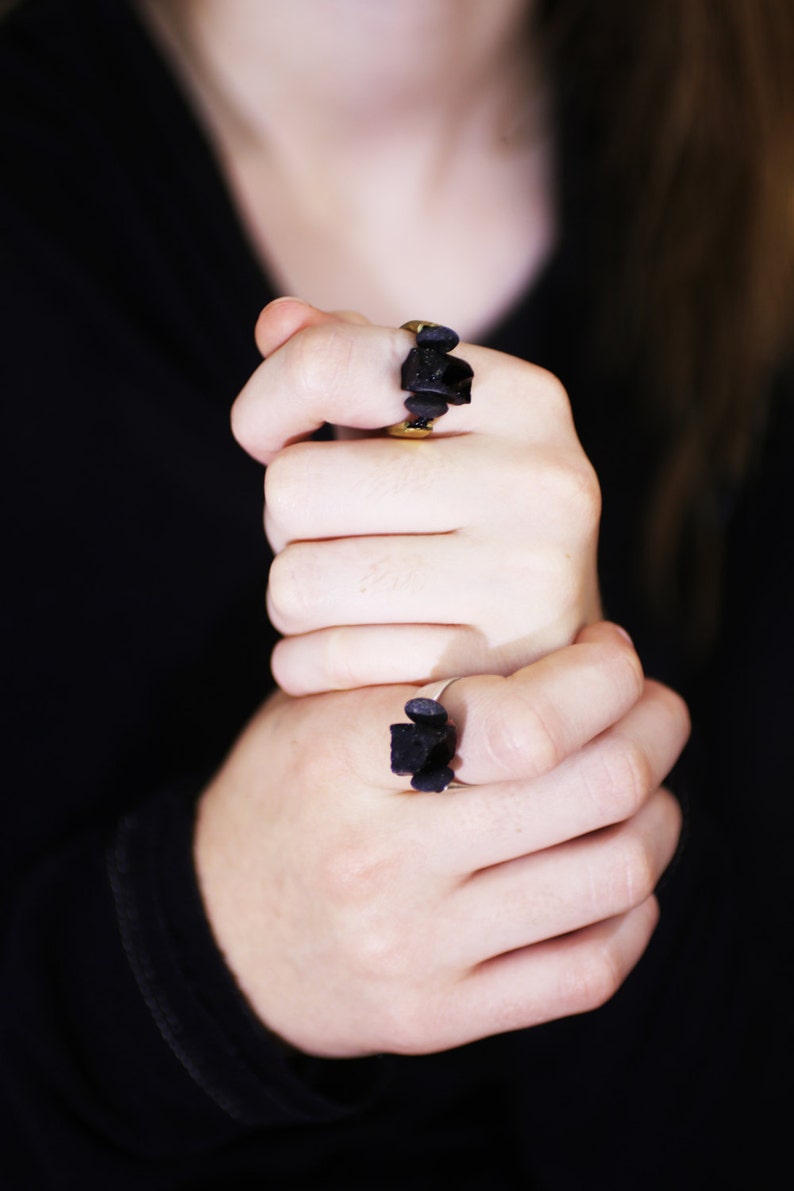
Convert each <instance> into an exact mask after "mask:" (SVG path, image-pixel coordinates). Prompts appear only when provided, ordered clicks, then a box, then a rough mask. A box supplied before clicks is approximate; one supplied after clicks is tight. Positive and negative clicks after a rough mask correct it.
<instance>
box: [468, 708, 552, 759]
mask: <svg viewBox="0 0 794 1191" xmlns="http://www.w3.org/2000/svg"><path fill="white" fill-rule="evenodd" d="M482 727H483V740H484V744H485V753H486V761H487V763H488V764H489V765H490V766H493V768H494V770H495V771H496V772H504V773H506V774H510V775H514V774H517V773H520V774H522V775H524V776H531V777H535V776H538V775H540V774H542V773H548V772H550V771H551V770H552V769H555V768H556V766H557V765H559V763H560V761H561V760H562V750H561V747H560V745H559V743H558V741H557V740H556V737H555V733H554V731H553V729H552V728H551V726H550V724H549V723H548V722H547V721H546V719H545V717H544V716H543V714H542V712H541V710H540V708H539V707H538V706H537V704H536V703H534V702H533V703H530V702H529V701H527V700H521V701H515V702H511V704H510V705H508V707H505V706H504V704H502V703H500V705H499V707H498V708H496V707H495V708H494V709H493V710H492V711H490V712H489V713H487V714H486V715H485V716H484V719H483V724H482Z"/></svg>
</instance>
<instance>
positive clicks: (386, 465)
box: [265, 435, 600, 551]
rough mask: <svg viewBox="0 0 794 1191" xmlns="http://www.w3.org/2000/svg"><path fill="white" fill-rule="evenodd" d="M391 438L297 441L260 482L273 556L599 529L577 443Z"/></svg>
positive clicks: (566, 537)
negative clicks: (439, 537)
mask: <svg viewBox="0 0 794 1191" xmlns="http://www.w3.org/2000/svg"><path fill="white" fill-rule="evenodd" d="M404 445H405V444H404V443H402V442H401V441H400V440H395V439H392V438H387V437H384V438H367V439H358V440H356V441H349V440H348V441H343V442H322V443H320V442H303V443H295V444H293V445H292V446H290V447H288V448H286V449H285V450H283V451H281V452H279V454H278V455H277V456H276V457H275V459H273V460H272V462H271V463H270V466H269V467H268V469H267V473H266V476H265V528H266V530H267V535H268V538H269V540H270V543H271V546H272V547H273V549H274V551H279V550H282V549H283V548H284V546H286V545H288V544H289V543H290V542H293V541H308V540H313V539H324V538H337V537H351V536H365V535H375V534H399V533H403V534H405V533H448V532H450V531H451V530H454V529H458V528H460V527H461V526H469V527H470V526H476V525H479V526H482V527H483V528H486V529H487V530H488V533H489V536H490V537H493V538H496V537H498V536H499V531H500V529H501V527H502V526H504V527H505V532H507V528H508V527H509V526H511V525H512V526H515V525H517V524H519V523H520V525H521V532H522V536H523V539H524V540H532V541H544V542H545V541H548V540H552V539H554V538H555V537H558V536H559V537H560V538H562V541H563V544H565V543H567V542H570V543H571V544H572V545H574V546H575V545H578V543H580V542H581V541H583V540H585V538H587V537H589V536H590V535H591V534H592V533H593V532H594V530H595V527H596V526H597V524H598V517H599V514H600V500H599V492H598V485H597V482H596V481H595V477H594V473H592V469H591V468H590V465H589V463H588V462H587V460H586V459H585V458H584V456H583V455H582V453H581V451H580V450H579V447H578V444H577V443H576V442H575V441H573V440H572V441H571V443H569V444H567V445H566V447H565V448H564V449H563V448H561V447H560V446H559V445H558V446H556V447H552V446H549V445H548V444H547V443H543V444H541V443H536V444H532V445H531V446H530V445H527V444H525V443H515V442H509V441H506V440H501V441H498V442H497V441H496V440H494V439H489V440H488V444H487V446H486V444H485V443H484V441H483V438H482V437H480V436H477V435H459V436H457V437H452V438H438V439H437V440H436V441H434V442H433V444H432V447H430V445H429V444H427V446H428V448H429V449H425V450H408V451H406V450H404V449H403V448H404Z"/></svg>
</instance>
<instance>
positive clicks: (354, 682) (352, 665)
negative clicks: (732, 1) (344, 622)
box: [319, 626, 364, 691]
mask: <svg viewBox="0 0 794 1191" xmlns="http://www.w3.org/2000/svg"><path fill="white" fill-rule="evenodd" d="M352 636H353V633H352V632H351V630H350V629H349V628H346V627H343V626H342V627H338V626H337V627H333V628H329V629H326V630H325V631H324V632H323V633H322V635H321V645H320V658H319V678H320V679H321V681H322V682H323V683H324V689H325V690H338V691H346V690H351V689H353V688H354V687H358V686H362V685H364V683H363V682H362V673H361V665H360V660H359V655H358V651H357V650H355V649H354V648H353V647H352V640H351V637H352Z"/></svg>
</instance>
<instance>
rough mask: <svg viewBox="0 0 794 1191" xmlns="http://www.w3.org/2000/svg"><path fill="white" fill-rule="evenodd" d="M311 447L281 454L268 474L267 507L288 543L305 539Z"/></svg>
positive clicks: (300, 445)
mask: <svg viewBox="0 0 794 1191" xmlns="http://www.w3.org/2000/svg"><path fill="white" fill-rule="evenodd" d="M311 445H312V444H303V443H296V444H294V445H293V446H290V447H287V448H286V449H285V450H283V451H280V452H279V454H278V455H276V456H275V458H274V459H272V460H271V462H270V463H269V464H268V466H267V469H266V471H265V507H266V509H267V512H268V516H269V518H270V520H271V522H272V523H273V525H274V526H276V527H277V529H278V530H279V531H280V533H281V534H282V536H283V537H284V539H285V540H287V541H288V540H289V539H290V538H294V537H299V536H302V534H301V533H300V528H301V520H302V519H301V514H302V513H303V511H304V509H305V507H306V493H307V491H310V490H311V489H310V488H308V487H307V484H306V473H307V466H306V462H307V460H306V456H307V452H308V451H310V449H311Z"/></svg>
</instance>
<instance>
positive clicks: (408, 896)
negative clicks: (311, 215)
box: [196, 300, 688, 1057]
mask: <svg viewBox="0 0 794 1191" xmlns="http://www.w3.org/2000/svg"><path fill="white" fill-rule="evenodd" d="M258 335H259V343H260V347H261V348H262V350H263V353H264V354H265V356H266V361H265V364H264V365H263V366H262V368H261V369H260V370H259V371H258V373H257V374H256V375H255V376H254V378H253V379H252V381H251V382H250V384H249V385H248V386H247V387H246V389H245V390H244V392H243V394H242V395H241V397H240V398H239V400H238V404H237V406H236V408H235V415H234V427H235V433H236V434H237V435H238V437H239V439H240V441H241V442H242V443H243V444H244V445H245V446H246V448H247V449H248V450H250V451H251V453H252V454H254V455H255V456H256V457H257V458H260V459H261V460H262V461H263V462H266V463H268V464H269V468H268V480H267V505H268V511H267V515H266V520H267V530H268V534H269V536H270V539H271V542H272V544H273V547H274V550H275V551H276V553H277V557H276V564H275V566H274V574H273V576H272V577H271V589H270V595H269V602H270V607H271V611H272V615H273V619H274V622H275V623H276V624H277V626H278V627H280V628H281V629H282V630H283V631H284V632H286V633H287V634H288V636H287V637H286V639H285V640H284V641H283V642H282V643H281V644H280V646H279V647H278V649H277V652H276V655H275V657H274V670H275V672H276V675H277V677H278V678H279V681H280V684H281V686H282V687H283V689H284V690H285V691H287V692H289V693H288V694H285V693H283V692H279V693H277V694H276V695H275V696H274V697H273V698H272V699H271V700H270V701H269V702H268V703H267V704H266V705H265V706H264V707H263V709H262V710H261V711H260V712H259V714H258V715H257V716H256V717H255V718H254V720H253V721H252V722H251V724H250V725H249V727H248V728H247V729H246V731H245V732H244V733H243V735H242V737H241V738H240V740H239V741H238V743H237V745H236V746H235V748H234V749H233V750H232V752H231V754H230V756H229V758H228V759H227V762H226V763H225V765H224V766H223V767H222V769H221V770H220V772H219V773H218V775H217V776H216V778H215V780H214V781H213V783H212V784H211V786H210V787H209V789H208V790H207V791H206V792H205V794H204V796H203V798H202V800H201V803H200V808H199V816H198V823H197V832H196V861H197V870H198V875H199V881H200V884H201V888H202V893H203V896H204V900H205V904H206V907H207V911H208V915H209V918H210V922H211V924H212V927H213V929H214V931H215V934H216V937H217V939H218V942H219V944H220V946H221V948H222V949H223V951H224V952H225V954H226V957H227V960H228V962H229V965H230V967H231V969H232V970H233V972H234V973H235V974H236V976H237V979H238V981H239V983H240V986H241V988H242V989H243V991H244V993H245V994H246V996H247V997H248V999H249V1001H250V1003H251V1005H252V1006H253V1008H254V1009H255V1011H256V1012H257V1013H258V1014H259V1015H260V1017H261V1018H262V1020H263V1021H264V1022H265V1023H266V1024H267V1025H268V1026H269V1027H270V1028H271V1029H272V1030H274V1031H275V1032H276V1033H278V1034H279V1035H281V1037H283V1038H284V1039H285V1040H286V1041H287V1042H289V1043H291V1044H292V1045H294V1046H296V1047H298V1048H300V1049H303V1050H305V1051H307V1052H309V1053H313V1054H317V1055H324V1056H331V1057H349V1056H354V1055H363V1054H369V1053H376V1052H383V1051H391V1052H397V1053H406V1054H409V1053H424V1052H431V1051H436V1050H442V1049H446V1048H448V1047H451V1046H455V1045H459V1044H463V1043H465V1042H469V1041H472V1040H473V1039H475V1038H479V1037H482V1036H485V1035H489V1034H493V1033H498V1032H502V1031H507V1030H513V1029H517V1028H520V1027H526V1026H531V1025H534V1024H537V1023H539V1022H542V1021H546V1020H548V1019H550V1018H554V1017H560V1016H564V1015H566V1014H570V1013H578V1012H582V1011H583V1010H586V1009H591V1008H594V1007H595V1006H597V1005H599V1004H601V1003H602V1002H603V1001H604V1000H605V999H606V998H607V997H609V996H611V995H612V993H613V992H614V991H615V990H616V988H617V987H618V986H619V985H620V983H621V982H622V980H623V979H624V978H625V976H626V974H627V972H628V971H629V970H630V969H631V967H632V966H633V965H634V964H635V963H636V962H637V960H638V959H639V957H640V956H641V954H642V952H643V951H644V949H645V947H646V946H647V943H648V940H649V938H650V936H651V933H652V931H653V928H654V925H655V922H656V918H657V913H658V906H657V902H656V899H655V897H654V894H653V890H654V888H655V886H656V883H657V881H658V879H659V876H660V874H661V873H662V872H663V870H664V868H665V867H666V866H667V864H668V863H669V861H670V858H671V856H672V855H673V852H674V851H675V847H676V843H677V839H678V835H679V831H680V811H679V808H678V804H677V803H676V801H675V800H674V799H673V797H672V796H671V795H670V794H669V793H668V792H667V791H666V790H665V789H664V788H663V787H662V786H661V783H662V782H663V780H664V778H665V776H666V774H667V773H668V772H669V770H670V768H671V767H672V765H673V764H674V762H675V760H676V758H677V756H678V754H679V753H680V751H681V748H682V747H683V745H684V743H685V740H686V737H687V733H688V717H687V712H686V708H685V706H684V704H683V703H682V701H681V700H680V699H679V698H678V696H677V695H675V694H674V693H673V692H671V691H669V690H668V689H667V688H665V687H662V686H660V685H659V684H656V683H653V682H649V681H647V680H646V679H645V678H644V676H643V673H642V668H641V665H640V662H639V659H638V658H637V655H636V653H635V651H634V649H633V647H632V646H631V643H630V642H629V641H628V639H627V638H626V636H625V634H623V633H622V631H621V630H619V629H617V628H616V627H615V626H613V625H609V624H605V623H590V622H591V621H593V620H594V618H595V617H596V616H597V614H598V596H597V583H596V577H595V537H596V525H597V512H596V509H597V497H594V495H593V478H592V470H591V469H590V467H589V464H587V462H586V460H585V459H584V456H583V454H582V452H581V447H580V446H579V444H578V442H577V440H576V436H575V434H574V431H573V424H572V420H571V417H570V411H569V410H568V409H567V400H566V399H565V398H564V394H563V393H562V390H561V389H560V388H559V385H557V383H556V382H554V381H551V380H549V378H548V377H547V376H546V374H543V373H539V372H538V370H536V369H532V368H530V366H528V365H523V364H521V363H520V362H517V361H515V360H510V359H509V358H507V357H503V356H499V355H498V354H497V353H493V352H486V351H484V350H482V349H474V348H469V347H468V346H466V348H465V351H464V350H461V353H460V354H461V355H465V358H467V359H468V360H469V362H470V363H471V364H472V365H473V367H474V369H475V374H476V378H477V379H476V381H475V385H476V388H475V403H474V404H473V405H472V407H470V408H462V409H451V410H450V412H449V414H447V415H446V416H445V418H444V423H443V426H444V432H443V434H442V435H440V436H439V437H438V438H434V441H432V443H427V442H425V443H421V444H417V443H412V442H400V441H391V440H386V439H384V438H381V437H374V436H372V435H373V434H374V432H375V431H376V430H377V428H378V427H382V426H383V425H385V424H387V423H389V422H394V421H398V420H399V419H400V417H401V415H402V412H403V411H402V395H401V393H400V390H399V384H398V380H397V377H398V376H399V363H400V360H401V358H402V357H403V356H404V355H405V353H406V351H407V349H408V347H409V346H410V336H408V334H407V333H406V332H395V331H385V330H384V329H378V328H372V327H369V326H367V325H366V324H364V323H363V321H362V320H360V319H357V318H355V317H347V318H345V319H340V318H338V317H336V316H328V315H323V314H321V313H320V312H316V311H313V310H312V308H310V307H306V306H305V305H304V304H302V303H298V302H294V301H292V300H288V301H285V302H282V303H276V304H274V305H273V306H271V307H269V308H267V309H266V311H265V312H264V315H263V318H262V319H261V320H260V324H259V328H258ZM325 421H329V422H333V423H335V424H339V425H343V426H349V427H353V428H354V430H355V432H356V433H357V434H359V435H362V434H363V435H367V434H370V436H369V437H357V438H354V439H349V438H343V439H341V440H340V441H337V442H333V443H309V442H304V441H302V440H303V439H305V438H306V436H307V435H309V434H311V433H312V431H313V429H314V428H316V426H317V425H319V424H321V423H322V422H325ZM370 432H371V433H370ZM417 448H418V449H417ZM481 455H482V456H484V458H483V457H481ZM485 460H487V462H486V461H485ZM580 514H581V515H582V516H581V519H580ZM574 523H575V524H574ZM494 539H495V541H494ZM362 588H363V590H362ZM555 597H556V599H555ZM583 625H584V626H585V627H582V626H583ZM348 654H349V656H346V655H348ZM450 673H453V674H461V675H463V676H464V677H462V678H461V679H460V680H459V681H457V682H455V683H454V684H453V685H452V686H450V687H449V688H448V689H447V691H446V692H445V694H444V704H445V706H446V707H447V709H448V711H449V712H450V714H451V716H452V717H453V718H454V719H455V721H456V722H457V724H458V729H459V758H458V761H457V762H456V765H455V768H456V773H457V777H458V778H459V779H460V780H461V781H462V782H464V783H466V787H465V788H461V789H455V790H450V791H447V792H445V793H442V794H414V793H411V792H408V790H407V787H406V780H405V779H404V778H400V777H396V776H395V775H393V774H392V773H391V772H390V770H389V764H388V760H389V733H388V728H389V724H390V723H393V722H397V721H400V720H402V719H404V716H403V714H402V706H403V704H404V702H405V700H406V699H407V698H409V697H410V696H412V695H413V694H414V693H415V690H416V686H415V685H410V686H409V685H404V684H406V683H412V684H416V683H417V682H420V681H422V680H424V679H427V678H429V677H430V676H432V675H438V674H450ZM387 683H389V684H400V685H385V684H387ZM381 684H383V685H381ZM333 688H337V689H333ZM339 688H351V689H339ZM314 691H323V692H325V693H321V694H320V693H318V694H314V693H310V692H314ZM295 695H301V696H305V697H300V698H295V697H294V696H295ZM290 696H293V697H290Z"/></svg>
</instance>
